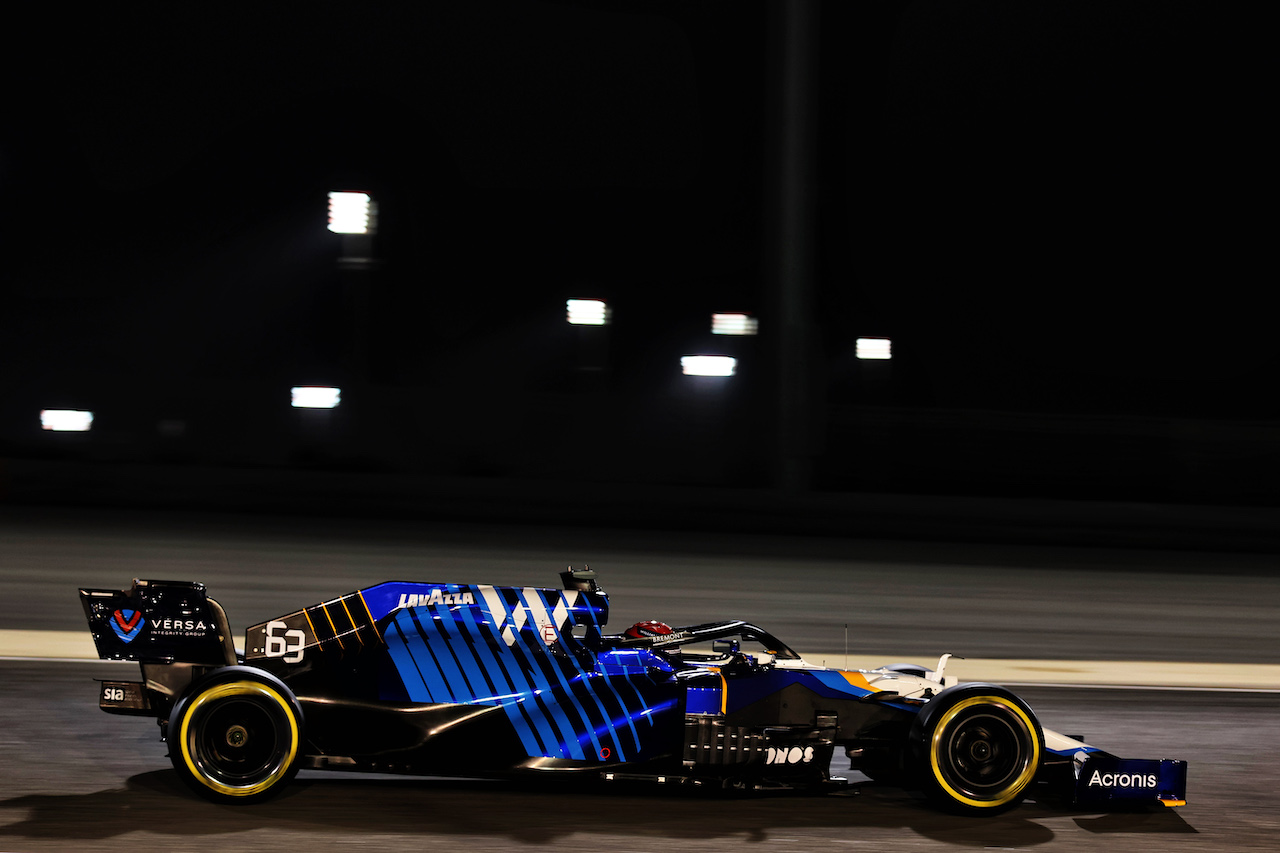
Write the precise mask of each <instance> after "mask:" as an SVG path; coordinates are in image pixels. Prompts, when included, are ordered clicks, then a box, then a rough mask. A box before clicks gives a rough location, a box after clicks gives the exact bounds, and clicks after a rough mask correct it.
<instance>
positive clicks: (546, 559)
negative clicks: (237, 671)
mask: <svg viewBox="0 0 1280 853" xmlns="http://www.w3.org/2000/svg"><path fill="white" fill-rule="evenodd" d="M583 563H590V564H591V565H592V567H593V568H595V569H597V570H598V571H599V572H600V574H601V580H602V582H603V583H604V585H605V587H606V588H607V589H608V591H609V592H610V594H611V599H612V601H613V607H614V610H613V620H612V624H613V625H614V626H615V627H618V628H621V627H623V626H625V625H627V624H630V623H631V622H633V621H638V620H640V619H650V618H661V619H664V620H665V621H669V622H672V623H681V622H695V621H704V620H708V619H715V618H730V617H741V618H747V619H750V620H752V621H757V622H759V623H762V624H764V625H765V626H766V627H768V628H770V629H771V630H773V631H774V632H775V633H777V634H779V635H780V636H782V637H783V638H784V639H786V640H788V641H789V642H791V643H792V644H793V645H795V646H796V647H797V648H800V649H802V650H824V651H827V652H830V653H832V654H836V653H838V652H840V651H842V648H843V635H844V625H845V623H846V622H847V623H848V624H849V626H850V628H849V631H850V640H849V642H850V647H851V649H852V650H853V651H855V652H856V653H858V654H859V655H863V654H870V655H873V656H874V655H883V656H884V657H885V662H890V661H891V660H922V661H925V662H931V661H933V660H936V655H937V654H938V653H939V652H941V651H953V652H956V653H959V654H967V655H970V656H972V657H974V658H1012V657H1017V658H1031V659H1043V660H1046V661H1054V660H1063V659H1073V660H1083V659H1096V660H1103V661H1112V662H1117V661H1119V662H1124V661H1166V662H1171V661H1181V660H1185V661H1200V662H1205V663H1213V662H1217V663H1223V664H1247V665H1264V666H1270V665H1274V664H1276V663H1277V662H1280V661H1278V660H1277V649H1278V648H1280V646H1277V642H1276V641H1277V639H1280V637H1277V632H1280V627H1278V626H1280V619H1278V618H1277V616H1278V615H1280V606H1278V602H1280V595H1278V594H1277V593H1278V591H1280V582H1277V581H1276V580H1275V579H1274V578H1273V577H1272V574H1273V568H1274V559H1273V558H1267V557H1264V556H1258V555H1253V556H1250V555H1234V556H1231V555H1213V554H1195V553H1166V552H1154V551H1112V552H1103V551H1085V550H1080V551H1072V550H1053V551H1049V550H1044V549H1032V548H1002V547H998V546H976V545H970V546H964V547H955V548H949V547H947V546H944V545H938V544H931V545H914V544H910V543H886V542H841V541H834V540H823V541H809V540H800V539H784V538H760V539H751V538H743V537H723V536H716V537H701V536H697V535H693V534H682V535H680V536H670V537H668V536H656V535H646V534H637V533H634V532H632V533H625V534H623V533H611V532H609V531H588V530H582V531H573V530H554V531H546V530H536V529H519V528H503V529H497V528H481V527H462V526H452V527H449V528H432V527H429V526H425V525H424V526H416V527H415V526H410V525H396V526H384V525H373V524H369V523H365V524H362V525H341V524H335V523H332V522H330V523H325V524H315V523H312V522H307V521H279V520H276V521H269V522H264V521H256V520H252V519H245V518H236V517H230V516H224V517H188V516H184V517H173V516H170V517H164V516H161V517H152V516H145V515H133V514H123V513H116V514H106V515H104V514H100V513H75V512H65V511H60V512H56V513H49V512H40V513H36V512H26V513H22V514H15V513H12V512H11V513H8V514H7V515H6V516H4V517H2V518H0V624H3V625H4V626H5V627H6V628H7V629H25V630H35V631H50V630H52V631H70V630H77V629H80V628H81V626H82V620H83V617H82V614H81V613H80V611H79V607H78V602H77V601H76V596H75V588H76V587H77V586H108V587H112V586H114V587H123V586H125V585H127V584H128V582H129V579H130V578H132V577H161V578H177V579H190V580H202V581H204V582H206V583H207V584H208V585H209V587H210V589H211V591H212V592H213V594H214V595H215V596H216V597H218V598H219V599H220V600H221V601H222V602H223V604H224V605H225V606H226V608H227V610H228V612H229V614H230V616H231V619H232V623H233V627H234V628H235V629H236V631H237V632H241V631H242V630H243V628H244V627H245V626H246V625H248V624H251V623H253V622H255V621H261V620H264V619H268V618H271V617H273V616H276V615H280V614H282V613H284V612H287V611H289V610H291V609H294V608H296V607H298V606H299V605H302V604H306V603H313V602H315V601H319V600H321V599H324V598H330V597H332V596H334V595H335V594H340V593H342V592H346V591H349V590H352V589H355V588H357V587H360V586H363V585H366V584H368V583H373V582H377V581H381V580H387V579H393V578H400V579H414V580H462V581H475V582H494V583H512V584H521V585H525V584H528V585H548V586H550V585H554V583H555V580H556V578H555V572H556V571H559V570H560V569H563V568H564V566H565V565H569V564H573V565H582V564H583ZM828 662H829V663H833V664H834V663H837V661H828ZM958 665H959V662H958V663H957V666H958ZM122 667H123V668H124V670H125V671H128V672H129V673H132V672H133V668H132V667H131V666H129V665H127V664H112V663H105V662H77V661H67V660H59V661H52V660H30V659H26V660H15V659H8V660H0V762H2V766H3V767H4V774H3V777H2V778H0V850H5V851H17V850H22V851H26V850H32V851H35V850H71V849H83V848H85V847H86V846H91V847H93V848H95V849H101V848H104V847H110V848H112V849H123V848H134V847H138V846H141V847H146V848H151V849H165V850H201V851H210V850H232V849H235V850H244V849H262V850H272V849H307V850H331V849H332V850H337V849H343V850H349V849H353V848H354V849H365V848H367V849H377V850H422V849H437V848H439V849H445V848H448V849H466V850H516V849H526V848H531V849H552V848H554V849H557V850H592V851H599V850H602V849H635V848H637V847H646V848H647V847H652V846H655V845H659V846H660V845H672V846H678V848H679V849H682V850H707V851H720V850H735V851H737V850H740V849H741V848H742V846H743V845H744V844H750V845H751V846H750V848H749V849H752V850H769V851H772V850H806V851H809V850H825V849H831V850H847V849H868V850H880V849H893V850H956V849H985V848H1029V849H1043V850H1047V851H1048V850H1086V849H1088V850H1097V849H1118V848H1121V847H1123V848H1125V849H1126V850H1129V851H1145V850H1152V851H1154V850H1160V851H1169V850H1187V851H1203V850H1215V851H1217V850H1223V849H1234V850H1249V849H1257V850H1274V849H1276V838H1278V837H1280V817H1277V815H1276V811H1275V809H1274V804H1273V800H1272V797H1271V794H1272V792H1274V791H1275V790H1277V789H1278V788H1280V778H1278V777H1280V771H1278V770H1277V768H1276V764H1277V762H1276V761H1275V756H1276V755H1277V754H1280V713H1278V712H1280V694H1278V693H1275V692H1264V691H1259V692H1229V693H1224V692H1213V691H1208V690H1206V691H1187V690H1177V691H1170V690H1163V689H1143V690H1137V689H1107V690H1097V689H1083V688H1079V687H1020V688H1018V692H1019V693H1020V694H1021V695H1023V696H1024V697H1025V698H1027V699H1028V701H1029V702H1030V703H1031V705H1032V707H1033V708H1034V709H1035V710H1036V712H1037V713H1038V714H1039V716H1040V718H1041V719H1042V720H1043V721H1044V722H1045V724H1046V725H1048V726H1049V727H1050V728H1053V729H1057V730H1059V731H1064V732H1069V733H1079V734H1083V735H1085V736H1086V737H1087V738H1088V739H1089V741H1090V742H1091V743H1094V744H1096V745H1099V746H1102V747H1104V748H1107V749H1110V750H1112V751H1114V752H1116V753H1118V754H1121V755H1126V756H1132V757H1144V758H1159V757H1165V758H1183V759H1186V760H1188V761H1189V763H1190V772H1189V782H1188V791H1189V796H1188V798H1189V804H1188V805H1187V806H1186V807H1184V808H1182V809H1176V810H1160V811H1148V812H1137V813H1119V814H1098V813H1088V812H1076V811H1072V810H1069V809H1067V810H1064V809H1062V808H1059V807H1054V806H1051V805H1049V804H1044V803H1035V802H1029V803H1026V804H1024V805H1023V806H1022V807H1020V808H1019V809H1017V810H1015V811H1014V812H1012V813H1010V814H1007V815H1004V816H999V817H996V818H986V819H971V818H960V817H954V816H950V815H945V814H939V813H937V812H935V811H933V810H931V809H930V808H929V807H927V806H926V805H925V804H924V803H923V802H921V801H919V800H918V799H917V798H916V797H914V796H912V795H911V794H908V793H906V792H903V791H900V790H897V789H893V788H885V787H876V786H871V785H869V784H866V783H860V784H857V785H855V786H854V787H853V788H851V789H849V790H846V791H844V792H842V793H839V794H836V795H832V796H826V797H796V796H769V797H745V798H737V797H728V798H726V797H709V796H704V795H698V796H689V795H688V793H684V792H676V791H672V790H668V789H661V788H649V787H639V788H634V787H632V788H613V787H603V786H587V787H575V788H573V789H562V788H557V787H548V786H547V785H545V784H539V785H537V786H529V785H514V784H508V783H495V782H477V781H459V780H439V779H429V780H414V779H394V778H388V777H377V778H369V777H356V776H350V777H348V776H342V775H336V774H320V773H304V774H303V775H302V776H300V777H299V781H298V782H297V783H295V784H294V785H293V786H292V787H291V788H290V789H289V790H288V791H287V792H286V793H285V794H284V795H283V796H281V797H280V798H278V799H276V800H273V801H271V802H269V803H266V804H262V805H259V806H251V807H242V806H215V805H212V804H209V803H206V802H204V801H202V800H199V799H197V798H195V797H194V796H193V795H191V794H189V793H188V792H187V791H186V790H185V789H184V788H182V787H181V785H180V783H179V782H178V780H177V777H176V775H175V774H174V773H173V771H172V770H171V769H170V768H169V763H168V760H167V758H166V757H165V747H164V745H163V744H161V743H160V742H159V740H158V730H157V727H156V726H155V724H154V723H153V722H152V721H149V720H146V719H134V718H123V717H112V716H109V715H107V714H103V713H101V712H99V711H98V710H97V708H96V687H95V685H94V683H93V679H94V678H104V677H120V675H121V674H122V672H123V671H122ZM957 672H958V673H959V674H961V677H962V678H963V677H965V676H964V674H963V672H962V671H960V670H957ZM128 677H131V675H130V676H128ZM1206 686H1208V685H1206ZM1228 686H1229V685H1228ZM838 769H839V767H838V765H837V770H838ZM856 779H857V777H855V781H856Z"/></svg>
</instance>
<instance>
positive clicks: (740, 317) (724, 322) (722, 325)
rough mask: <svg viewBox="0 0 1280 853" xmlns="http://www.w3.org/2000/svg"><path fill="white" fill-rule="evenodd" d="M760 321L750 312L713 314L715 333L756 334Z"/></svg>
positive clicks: (712, 324) (712, 323)
mask: <svg viewBox="0 0 1280 853" xmlns="http://www.w3.org/2000/svg"><path fill="white" fill-rule="evenodd" d="M759 326H760V321H759V320H757V319H756V318H755V317H752V316H751V315H750V314H712V315H711V334H713V335H754V334H755V333H756V330H757V328H759Z"/></svg>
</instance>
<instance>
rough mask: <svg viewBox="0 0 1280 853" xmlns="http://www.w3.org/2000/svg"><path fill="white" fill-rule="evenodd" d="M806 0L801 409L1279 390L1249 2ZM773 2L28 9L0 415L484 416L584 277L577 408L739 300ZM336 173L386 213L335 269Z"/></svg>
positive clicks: (747, 371) (1263, 91) (529, 369)
mask: <svg viewBox="0 0 1280 853" xmlns="http://www.w3.org/2000/svg"><path fill="white" fill-rule="evenodd" d="M262 5H263V4H259V6H262ZM818 20H819V22H820V37H819V39H818V43H817V45H816V49H815V52H814V54H813V56H812V57H811V58H812V59H813V60H814V61H815V63H816V69H817V76H816V79H817V84H816V89H815V91H816V96H817V104H818V106H817V122H818V125H817V133H816V134H815V137H814V140H815V145H814V151H813V160H812V163H813V167H814V170H815V171H814V173H815V175H816V181H815V186H814V195H813V198H814V204H815V214H814V217H815V218H814V223H815V225H814V234H813V236H814V240H815V243H814V245H815V252H816V256H815V265H816V266H815V275H814V283H813V299H814V318H815V320H814V328H813V332H812V342H811V343H812V346H813V348H814V351H815V353H816V368H815V369H817V370H818V371H819V375H820V376H821V383H820V387H821V393H820V401H821V402H820V404H821V405H823V406H826V407H828V408H829V409H830V410H832V411H836V410H842V409H847V408H850V407H854V408H856V407H859V406H867V405H872V406H879V407H890V408H896V409H905V410H911V411H929V410H946V411H956V410H965V411H997V412H1020V413H1029V414H1034V415H1037V416H1044V417H1054V416H1068V417H1075V418H1079V417H1090V416H1099V417H1117V418H1139V419H1141V418H1147V419H1149V418H1172V419H1184V420H1186V419H1190V420H1193V421H1197V422H1198V421H1205V420H1208V421H1222V420H1227V421H1248V420H1259V419H1275V418H1277V417H1280V405H1278V404H1277V401H1276V395H1275V393H1274V384H1273V381H1272V377H1273V375H1274V372H1275V369H1276V368H1277V366H1280V359H1278V358H1277V355H1276V347H1275V344H1274V338H1273V336H1272V334H1271V332H1270V327H1271V325H1272V324H1271V322H1270V320H1269V313H1270V309H1269V307H1268V306H1269V300H1267V299H1266V298H1265V293H1266V292H1267V290H1269V289H1270V288H1268V287H1264V282H1265V281H1268V280H1271V279H1273V278H1274V273H1273V272H1272V271H1271V263H1270V252H1269V251H1268V242H1269V241H1267V240H1265V239H1264V222H1267V221H1268V220H1269V218H1270V217H1269V216H1268V214H1267V213H1266V211H1267V210H1269V208H1270V198H1271V196H1272V195H1273V193H1272V192H1271V191H1270V189H1271V188H1272V187H1273V186H1274V176H1273V167H1272V166H1271V165H1270V162H1269V159H1270V158H1265V159H1264V150H1266V151H1268V152H1269V150H1270V149H1271V148H1272V145H1271V144H1270V142H1271V133H1272V132H1271V131H1270V129H1269V127H1268V124H1267V122H1266V120H1265V116H1266V114H1267V113H1269V112H1270V109H1269V102H1270V99H1269V98H1268V97H1267V95H1268V94H1269V87H1267V86H1265V84H1264V82H1263V81H1264V79H1265V78H1267V77H1269V76H1270V75H1267V74H1265V73H1264V68H1263V60H1262V51H1261V47H1260V45H1259V44H1258V42H1259V41H1260V39H1261V36H1260V32H1259V30H1260V27H1259V26H1258V22H1256V21H1249V20H1246V19H1243V18H1241V17H1240V13H1239V12H1237V11H1234V10H1228V11H1224V10H1223V9H1222V8H1221V7H1220V4H1210V3H1201V2H1158V3H1157V2H1122V1H1121V0H1108V1H1107V2H1083V0H1082V1H1081V2H1069V3H1068V2H1063V3H1056V2H1042V3H1021V2H1004V3H1000V2H902V3H890V2H856V3H854V2H850V3H834V2H827V3H825V4H822V5H821V7H820V10H819V18H818ZM777 25H778V9H777V7H776V6H770V5H769V4H765V3H751V2H599V3H592V2H532V0H530V2H464V3H372V4H342V5H338V4H334V5H329V4H319V5H316V4H310V5H307V6H305V7H304V6H300V5H293V4H271V5H269V6H267V7H266V8H258V7H255V8H252V9H249V8H245V9H240V10H228V9H227V8H226V7H221V6H219V7H215V6H212V5H203V6H201V5H197V6H189V5H184V6H181V7H172V6H159V5H157V6H154V7H149V8H146V9H143V10H138V9H121V8H112V9H111V10H110V11H104V10H95V11H91V12H87V13H80V12H77V13H75V14H74V15H73V14H71V13H67V14H66V15H60V16H57V17H56V18H55V17H52V16H48V17H45V18H44V19H43V20H38V19H33V21H32V23H31V24H30V26H29V29H28V31H27V33H26V37H25V38H24V39H23V42H24V44H23V46H22V47H21V48H19V49H18V50H16V51H14V52H13V54H12V55H11V56H10V58H9V59H10V62H14V63H16V65H15V67H14V69H13V70H12V71H11V72H10V75H9V77H10V79H11V80H20V81H21V84H20V85H16V86H14V87H12V88H13V91H11V92H10V93H9V95H8V98H7V101H8V111H7V117H6V120H5V122H4V124H3V126H2V127H3V130H2V131H0V186H3V189H4V193H5V197H6V201H7V203H6V205H5V212H4V217H5V235H6V236H5V245H6V247H7V252H6V255H7V256H8V261H9V263H8V269H7V272H6V275H5V276H4V280H5V286H4V297H3V303H0V334H2V339H0V357H2V358H3V359H4V363H5V365H6V368H5V385H6V386H7V387H8V389H9V390H8V392H7V393H6V394H5V400H4V401H2V402H0V405H3V406H4V407H5V409H6V411H5V412H4V414H3V418H2V419H0V423H2V424H3V428H4V430H3V433H2V434H0V441H3V442H5V444H6V446H7V448H8V452H10V453H26V452H28V451H29V450H30V447H31V445H30V444H29V439H30V436H29V435H27V432H26V430H27V427H28V426H29V424H27V421H28V420H29V419H30V418H29V415H30V410H31V409H32V408H33V407H34V408H35V409H37V410H38V409H39V408H40V407H43V406H51V405H68V406H82V407H98V408H99V409H101V408H102V407H103V406H104V405H107V406H109V405H111V404H110V402H109V401H111V400H123V399H130V400H134V401H136V405H135V406H134V407H133V410H134V411H135V414H134V415H131V416H128V417H133V418H134V419H135V423H134V426H130V427H125V426H121V427H120V429H121V430H122V432H127V431H128V430H129V429H134V428H135V427H136V428H137V429H140V430H145V429H151V428H153V427H152V426H148V425H149V424H151V423H152V422H153V421H154V420H156V419H159V418H166V417H182V418H197V416H196V415H194V414H193V413H194V412H196V411H197V410H198V409H200V407H201V405H202V404H201V403H199V402H198V400H197V398H198V397H199V392H197V391H195V390H193V389H194V388H196V387H198V386H200V384H201V383H207V384H208V386H210V387H217V388H218V389H219V392H218V393H220V394H223V395H226V398H227V400H228V401H230V400H233V399H245V400H254V399H260V398H261V399H265V397H266V395H269V394H270V393H274V392H271V391H270V390H269V388H268V386H272V387H274V386H276V385H280V384H288V383H294V384H296V383H302V382H329V381H344V382H347V383H349V384H357V385H358V384H362V383H363V384H367V385H369V386H370V387H377V388H381V389H422V390H425V392H427V393H429V394H431V395H434V397H435V398H436V399H437V400H438V401H447V402H448V405H449V407H450V408H453V409H455V410H456V409H457V408H458V407H467V406H471V405H479V404H478V403H477V401H476V399H475V397H476V393H475V392H474V390H471V391H468V390H466V389H467V388H474V385H475V375H476V374H478V373H481V372H483V374H484V375H486V376H489V377H491V378H490V379H489V380H486V382H487V383H488V388H487V390H486V392H485V394H484V397H485V400H486V402H485V403H484V405H485V406H487V407H488V408H487V409H486V411H489V412H499V411H501V408H502V406H503V405H504V404H503V402H502V401H504V400H505V401H506V404H508V405H511V406H515V405H520V406H522V407H524V408H526V409H528V408H529V407H530V406H532V407H534V408H536V409H538V410H539V411H542V410H544V409H545V410H554V409H555V408H556V406H557V405H558V404H559V403H560V402H563V400H564V396H563V395H566V394H572V392H573V390H574V386H573V383H572V382H570V381H568V380H566V379H565V373H566V364H567V363H568V362H569V361H571V360H572V358H573V357H574V352H573V346H574V342H573V341H572V340H570V339H569V338H568V337H566V333H565V329H564V327H563V306H564V299H565V298H566V297H570V296H592V297H600V298H606V299H608V300H610V302H611V303H612V304H613V306H614V325H613V326H612V327H610V335H611V336H612V338H611V340H610V345H609V346H610V348H609V360H610V367H611V374H610V375H611V377H612V378H611V380H610V382H612V383H613V384H612V385H611V386H610V388H611V390H610V393H611V394H612V395H613V396H614V398H616V399H615V401H614V403H612V404H611V406H612V407H611V408H610V409H609V412H610V413H611V414H612V415H613V416H615V417H618V418H624V417H625V416H626V414H627V413H628V412H634V411H635V410H640V409H644V408H646V403H645V402H644V401H645V400H646V399H648V397H646V395H653V394H656V393H660V392H661V391H662V389H663V388H664V387H665V385H664V383H666V382H668V380H667V379H666V378H665V377H666V373H667V372H669V369H670V365H673V364H674V363H675V361H674V360H675V359H676V358H677V357H678V356H679V355H681V354H683V351H682V350H683V348H685V347H688V346H696V345H699V344H702V343H709V341H706V340H705V339H706V338H708V337H709V336H707V335H705V328H704V327H705V322H706V320H705V318H706V315H707V314H709V313H711V312H712V311H717V310H745V311H752V312H756V313H757V314H759V315H760V316H761V324H762V330H763V329H764V328H765V327H766V326H767V324H768V323H769V321H770V314H769V312H770V306H771V299H772V298H773V293H774V292H775V291H776V287H777V285H776V283H775V282H776V273H775V268H774V261H775V256H776V249H777V247H776V245H775V240H774V234H775V233H776V228H777V226H778V214H777V208H776V204H775V202H776V194H775V192H774V189H775V187H774V180H775V179H774V176H775V175H776V173H777V160H776V155H777V134H778V114H777V101H776V81H777V79H778V76H779V59H778V39H777V37H776V32H777ZM330 189H362V190H368V191H370V192H371V193H373V194H374V196H375V197H376V198H377V200H378V202H379V205H380V228H381V230H380V232H379V235H378V237H377V250H378V255H379V257H380V258H381V259H382V261H383V262H384V266H383V268H382V269H380V270H379V272H378V273H377V274H376V275H375V276H374V278H373V280H372V282H371V283H369V284H368V285H367V287H366V288H365V289H364V290H363V291H361V292H360V293H358V294H353V293H352V292H351V288H350V285H349V284H348V283H346V282H345V281H344V279H343V278H342V276H340V275H339V273H338V271H337V266H336V263H335V260H336V257H337V254H338V250H339V240H338V238H337V237H336V236H335V235H332V234H329V233H328V232H327V231H326V230H325V228H324V221H325V219H324V218H325V193H326V192H327V191H328V190H330ZM1267 230H1268V231H1269V230H1270V229H1267ZM861 335H874V336H891V337H892V338H893V340H894V347H895V359H894V362H893V364H892V375H891V376H889V377H888V378H885V377H872V376H869V374H868V373H867V371H866V366H865V365H859V364H857V363H856V362H855V360H853V359H852V357H851V353H852V347H853V340H854V338H855V337H857V336H861ZM762 337H763V331H762ZM352 341H359V344H358V346H357V345H355V344H352ZM741 343H742V342H736V344H741ZM736 344H735V345H736ZM353 346H357V348H358V349H359V352H360V357H359V359H358V360H355V361H353V360H352V358H351V351H352V348H353ZM677 350H681V351H677ZM756 357H757V358H761V357H762V356H761V355H759V354H757V356H756ZM510 364H518V365H519V368H518V369H517V368H513V367H504V366H503V365H510ZM467 371H473V373H472V374H471V375H468V376H467V377H466V378H457V377H458V376H459V375H460V373H466V372H467ZM497 372H505V373H506V376H505V378H493V377H494V373H497ZM751 374H752V369H751V367H750V359H749V358H748V359H745V360H744V367H743V375H742V376H741V377H740V378H743V379H744V380H746V379H748V378H749V377H750V376H751ZM331 377H337V379H336V380H335V379H334V378H331ZM255 395H256V396H255ZM748 396H749V397H751V398H752V399H751V400H747V401H746V402H742V403H741V405H743V406H744V407H745V408H744V409H743V411H745V412H755V413H759V412H760V411H762V409H764V408H767V407H768V405H769V403H768V400H767V399H765V398H763V397H760V396H759V395H756V394H754V392H753V394H751V395H748ZM618 400H625V401H626V402H618ZM120 418H121V420H120V421H119V422H120V423H121V424H123V423H125V421H126V420H127V419H128V418H127V417H126V416H125V415H124V414H121V416H120Z"/></svg>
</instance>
